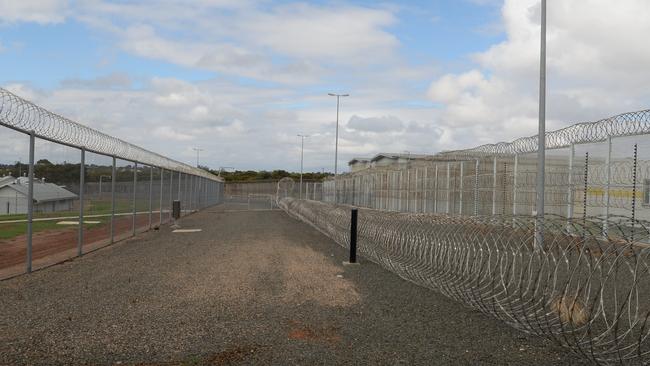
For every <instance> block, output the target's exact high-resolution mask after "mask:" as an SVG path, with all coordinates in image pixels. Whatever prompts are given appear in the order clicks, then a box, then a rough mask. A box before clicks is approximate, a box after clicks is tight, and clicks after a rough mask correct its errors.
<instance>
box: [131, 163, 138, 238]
mask: <svg viewBox="0 0 650 366" xmlns="http://www.w3.org/2000/svg"><path fill="white" fill-rule="evenodd" d="M137 198H138V163H135V162H134V163H133V230H132V232H131V234H132V235H133V236H135V228H136V216H137V215H138V211H137V209H138V201H137Z"/></svg>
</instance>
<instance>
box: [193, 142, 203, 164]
mask: <svg viewBox="0 0 650 366" xmlns="http://www.w3.org/2000/svg"><path fill="white" fill-rule="evenodd" d="M192 150H194V151H196V167H197V168H198V167H199V153H200V152H201V151H203V149H199V148H198V147H193V148H192Z"/></svg>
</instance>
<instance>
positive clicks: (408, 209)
mask: <svg viewBox="0 0 650 366" xmlns="http://www.w3.org/2000/svg"><path fill="white" fill-rule="evenodd" d="M406 212H411V169H407V170H406Z"/></svg>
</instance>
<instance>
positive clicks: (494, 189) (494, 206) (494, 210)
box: [492, 156, 497, 216]
mask: <svg viewBox="0 0 650 366" xmlns="http://www.w3.org/2000/svg"><path fill="white" fill-rule="evenodd" d="M496 214H497V157H496V156H495V157H494V164H493V167H492V215H493V216H494V215H496Z"/></svg>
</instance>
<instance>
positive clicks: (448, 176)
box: [447, 162, 451, 215]
mask: <svg viewBox="0 0 650 366" xmlns="http://www.w3.org/2000/svg"><path fill="white" fill-rule="evenodd" d="M450 168H451V163H449V162H447V215H449V213H450V211H449V209H450V205H451V175H450V174H451V169H450Z"/></svg>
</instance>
